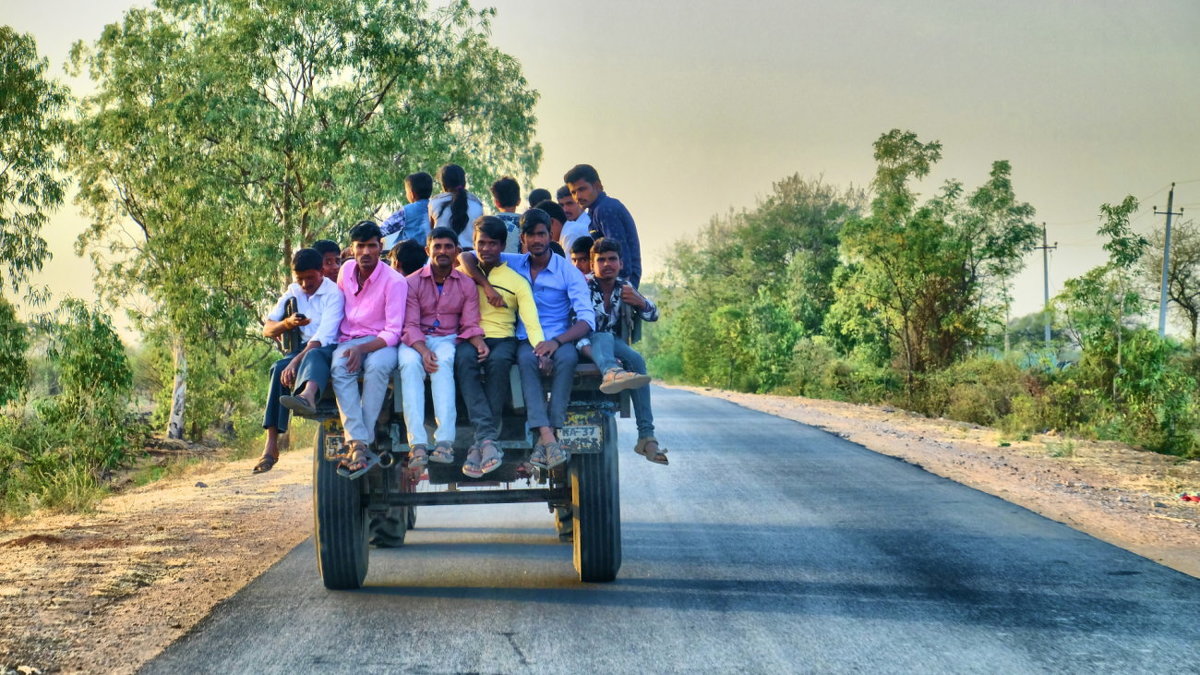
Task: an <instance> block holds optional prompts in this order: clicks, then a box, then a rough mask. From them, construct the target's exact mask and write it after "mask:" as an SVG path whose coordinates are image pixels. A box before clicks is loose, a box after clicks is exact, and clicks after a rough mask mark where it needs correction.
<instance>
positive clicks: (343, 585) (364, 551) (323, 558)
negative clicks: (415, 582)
mask: <svg viewBox="0 0 1200 675" xmlns="http://www.w3.org/2000/svg"><path fill="white" fill-rule="evenodd" d="M315 445H316V456H315V457H314V458H313V515H314V521H315V522H314V527H315V536H314V537H313V539H314V540H315V541H316V545H317V569H318V570H320V572H321V581H323V582H324V583H325V588H329V589H332V590H336V591H345V590H351V589H355V588H361V587H362V583H363V580H364V579H366V578H367V557H368V554H369V549H368V547H367V535H368V532H369V529H368V527H367V525H368V518H367V512H366V508H364V506H363V494H362V490H363V487H364V486H365V485H366V484H367V481H365V480H347V479H345V478H343V477H341V476H339V475H337V464H336V463H335V462H330V461H327V460H326V459H325V426H324V425H321V427H320V428H318V430H317V442H316V444H315Z"/></svg>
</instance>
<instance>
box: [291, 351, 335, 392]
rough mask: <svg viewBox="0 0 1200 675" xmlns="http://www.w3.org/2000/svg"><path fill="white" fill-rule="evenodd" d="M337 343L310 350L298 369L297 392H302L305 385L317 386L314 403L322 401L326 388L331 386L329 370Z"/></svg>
mask: <svg viewBox="0 0 1200 675" xmlns="http://www.w3.org/2000/svg"><path fill="white" fill-rule="evenodd" d="M335 349H337V343H334V344H331V345H325V346H324V347H317V348H316V349H310V350H308V353H307V354H305V355H304V360H303V361H301V362H300V367H299V368H297V369H296V386H295V387H293V389H295V390H296V391H302V390H303V389H304V385H305V384H307V383H309V382H312V383H314V384H316V385H317V395H316V398H314V399H313V401H314V402H315V401H320V400H321V395H322V394H324V393H325V388H326V387H327V386H329V368H330V366H331V365H332V364H333V350H335Z"/></svg>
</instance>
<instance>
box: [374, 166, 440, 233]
mask: <svg viewBox="0 0 1200 675" xmlns="http://www.w3.org/2000/svg"><path fill="white" fill-rule="evenodd" d="M432 194H433V176H430V175H429V174H427V173H425V172H424V171H419V172H417V173H412V174H409V175H408V176H406V177H405V178H404V195H405V196H406V197H407V198H408V202H409V203H408V204H407V205H406V206H405V207H404V208H402V209H400V210H399V211H397V212H395V213H393V214H392V215H390V216H388V219H387V220H385V221H383V226H382V227H380V228H379V229H380V230H382V231H383V250H385V251H390V250H391V249H392V247H393V246H395V244H396V242H399V241H404V240H405V239H412V240H413V241H415V242H417V243H418V244H420V245H421V248H424V247H425V244H426V243H427V242H426V240H427V239H429V196H430V195H432Z"/></svg>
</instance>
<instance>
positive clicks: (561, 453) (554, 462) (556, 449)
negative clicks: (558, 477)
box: [546, 441, 571, 469]
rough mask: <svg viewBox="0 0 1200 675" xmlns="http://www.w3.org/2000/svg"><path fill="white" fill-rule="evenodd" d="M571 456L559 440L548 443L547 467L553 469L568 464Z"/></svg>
mask: <svg viewBox="0 0 1200 675" xmlns="http://www.w3.org/2000/svg"><path fill="white" fill-rule="evenodd" d="M570 458H571V456H570V455H569V454H567V451H566V450H564V449H563V446H561V445H559V444H558V441H554V442H552V443H547V444H546V468H547V469H553V468H554V467H556V466H558V465H560V464H566V463H567V460H568V459H570Z"/></svg>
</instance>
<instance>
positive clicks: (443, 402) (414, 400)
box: [399, 335, 458, 445]
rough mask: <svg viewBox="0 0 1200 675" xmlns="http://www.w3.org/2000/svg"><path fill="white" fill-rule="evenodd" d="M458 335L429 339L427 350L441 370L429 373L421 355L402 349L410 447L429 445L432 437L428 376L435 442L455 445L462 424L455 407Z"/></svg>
mask: <svg viewBox="0 0 1200 675" xmlns="http://www.w3.org/2000/svg"><path fill="white" fill-rule="evenodd" d="M457 340H458V336H457V335H442V336H426V337H425V346H426V347H428V348H429V350H430V351H432V352H433V353H434V355H435V356H437V366H438V369H437V370H436V371H434V372H432V373H426V372H425V364H424V363H423V362H422V360H421V353H420V352H418V351H417V350H415V349H413V348H412V347H409V346H408V345H400V356H399V361H400V389H401V392H402V393H403V396H404V425H405V426H407V427H408V444H409V445H429V434H428V433H427V432H426V431H425V376H426V375H428V376H429V388H430V389H431V390H432V391H433V416H434V419H436V420H437V429H436V430H435V431H434V432H433V439H434V441H435V442H437V443H441V442H443V441H445V442H448V443H453V442H454V434H455V428H456V425H457V424H458V411H457V410H456V409H455V407H454V351H455V344H454V343H455V341H457Z"/></svg>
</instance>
